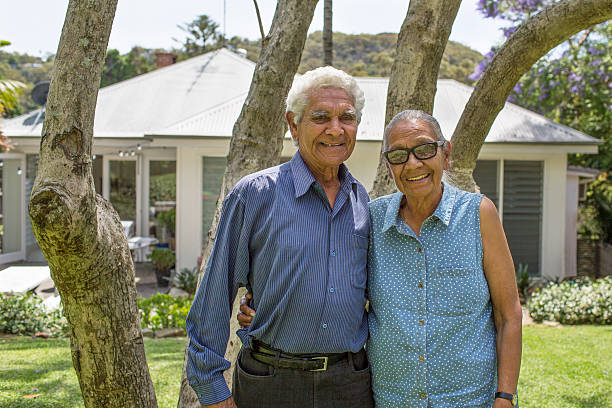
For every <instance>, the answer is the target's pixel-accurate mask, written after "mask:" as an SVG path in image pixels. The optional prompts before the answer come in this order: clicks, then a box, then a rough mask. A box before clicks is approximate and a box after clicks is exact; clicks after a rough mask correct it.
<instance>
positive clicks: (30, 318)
mask: <svg viewBox="0 0 612 408" xmlns="http://www.w3.org/2000/svg"><path fill="white" fill-rule="evenodd" d="M37 332H45V333H47V334H50V335H52V336H62V335H65V334H66V333H67V332H68V322H67V321H66V318H65V317H64V315H63V314H62V312H61V310H60V309H58V310H53V311H47V310H46V309H45V307H44V306H43V305H42V299H41V298H40V297H38V296H36V295H35V294H32V293H17V294H12V295H11V294H3V295H2V296H1V297H0V333H7V334H22V335H28V336H31V335H33V334H36V333H37Z"/></svg>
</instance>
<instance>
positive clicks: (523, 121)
mask: <svg viewBox="0 0 612 408" xmlns="http://www.w3.org/2000/svg"><path fill="white" fill-rule="evenodd" d="M254 68H255V64H254V63H253V62H251V61H249V60H247V59H245V58H243V57H241V56H238V55H236V54H234V53H232V52H231V51H228V50H225V49H221V50H217V51H213V52H210V53H207V54H204V55H201V56H198V57H194V58H191V59H189V60H187V61H183V62H180V63H178V64H174V65H171V66H169V67H166V68H161V69H158V70H155V71H153V72H150V73H148V74H144V75H140V76H138V77H135V78H132V79H129V80H127V81H123V82H121V83H118V84H115V85H112V86H109V87H106V88H103V89H101V90H100V94H99V96H98V106H97V109H96V120H95V126H94V134H95V135H96V137H117V138H121V137H132V138H133V137H134V136H145V135H150V136H156V135H163V136H178V137H180V136H199V137H207V136H217V137H218V136H221V137H229V136H231V134H232V128H233V126H234V122H235V121H236V119H237V118H238V115H239V114H240V110H241V109H242V104H243V103H244V100H245V99H246V96H247V93H248V90H249V87H250V83H251V78H252V76H253V70H254ZM356 79H357V81H358V82H359V85H360V86H361V88H362V89H363V91H364V93H365V97H366V104H365V108H364V112H363V116H362V120H361V124H360V125H359V133H358V135H357V138H358V139H359V140H381V138H382V133H383V129H384V118H385V105H386V99H387V87H388V83H389V80H388V79H387V78H364V77H359V78H356ZM471 92H472V88H471V87H469V86H467V85H464V84H461V83H459V82H457V81H454V80H451V79H441V80H438V90H437V93H436V97H435V101H434V111H433V114H434V116H435V117H436V119H438V121H439V122H440V126H441V128H442V132H443V133H444V135H445V136H446V137H447V138H450V137H451V135H452V132H453V130H454V128H455V126H456V124H457V122H458V121H459V117H460V115H461V112H462V111H463V108H464V106H465V104H466V103H467V101H468V99H469V97H470V94H471ZM42 116H43V115H40V111H35V112H31V113H29V114H26V115H22V116H20V117H17V118H14V119H10V120H6V121H4V122H3V124H2V129H3V132H4V133H5V134H6V135H8V136H11V137H19V136H39V135H40V132H41V129H42V120H43V118H42ZM37 117H38V120H36V118H37ZM485 141H486V142H488V143H500V142H501V143H526V142H529V143H572V144H597V143H601V141H600V140H599V139H595V138H592V137H590V136H588V135H586V134H584V133H582V132H579V131H577V130H574V129H571V128H569V127H566V126H563V125H560V124H557V123H555V122H553V121H551V120H549V119H547V118H545V117H543V116H541V115H539V114H537V113H534V112H531V111H529V110H526V109H523V108H520V107H518V106H516V105H513V104H511V103H506V106H505V107H504V108H503V109H502V111H501V112H500V113H499V115H498V116H497V118H496V120H495V122H494V123H493V126H492V127H491V130H490V131H489V134H488V136H487V138H486V140H485Z"/></svg>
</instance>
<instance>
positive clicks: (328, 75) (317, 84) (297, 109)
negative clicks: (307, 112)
mask: <svg viewBox="0 0 612 408" xmlns="http://www.w3.org/2000/svg"><path fill="white" fill-rule="evenodd" d="M318 88H341V89H343V90H344V91H346V93H347V94H349V96H351V97H352V98H353V101H354V105H355V110H356V112H355V113H356V115H357V122H359V121H361V111H362V110H363V106H364V105H365V97H364V96H363V91H362V90H361V88H360V87H359V85H357V81H355V78H353V77H352V76H350V75H349V74H347V73H346V72H344V71H341V70H339V69H336V68H333V67H330V66H327V67H320V68H316V69H313V70H311V71H308V72H306V73H304V75H302V76H300V77H298V78H296V79H295V80H294V81H293V85H292V86H291V89H290V90H289V95H287V109H286V112H293V115H294V116H293V122H294V123H295V124H296V125H297V124H298V123H299V121H300V120H301V119H302V115H303V114H304V109H306V105H308V98H309V97H310V92H311V91H312V90H313V89H318Z"/></svg>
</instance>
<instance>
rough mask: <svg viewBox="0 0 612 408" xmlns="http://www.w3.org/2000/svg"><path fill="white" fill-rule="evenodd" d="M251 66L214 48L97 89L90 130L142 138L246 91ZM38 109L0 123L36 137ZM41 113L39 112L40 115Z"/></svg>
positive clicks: (5, 128)
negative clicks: (96, 100)
mask: <svg viewBox="0 0 612 408" xmlns="http://www.w3.org/2000/svg"><path fill="white" fill-rule="evenodd" d="M254 68H255V64H254V63H253V62H251V61H249V60H247V59H246V58H243V57H241V56H238V55H236V54H234V53H233V52H231V51H228V50H225V49H220V50H217V51H213V52H210V53H207V54H204V55H200V56H198V57H194V58H190V59H188V60H186V61H183V62H180V63H177V64H174V65H170V66H168V67H164V68H161V69H157V70H155V71H152V72H149V73H147V74H143V75H139V76H137V77H135V78H132V79H128V80H126V81H122V82H120V83H117V84H114V85H111V86H108V87H105V88H102V89H100V93H99V94H98V103H97V106H96V118H95V123H94V134H95V135H96V136H97V137H126V135H129V137H134V135H139V136H143V135H145V134H148V133H150V132H151V131H153V130H155V129H163V128H166V127H168V126H169V125H171V124H173V123H177V122H180V121H183V120H185V119H187V118H190V117H192V116H194V115H196V114H198V113H200V112H203V111H207V110H209V109H211V108H214V107H215V106H217V105H219V104H220V103H222V102H224V101H228V100H231V99H233V98H236V97H237V96H240V95H243V94H244V93H245V92H246V91H248V89H249V86H250V83H251V78H252V77H253V70H254ZM39 114H40V111H34V112H31V113H29V114H26V115H22V116H19V117H17V118H14V119H10V120H6V121H4V122H3V123H2V129H3V132H4V133H5V134H6V135H8V136H12V137H15V136H40V134H41V131H42V120H43V119H44V118H42V117H41V118H39V119H38V120H35V119H36V117H37V116H39ZM40 116H42V115H40Z"/></svg>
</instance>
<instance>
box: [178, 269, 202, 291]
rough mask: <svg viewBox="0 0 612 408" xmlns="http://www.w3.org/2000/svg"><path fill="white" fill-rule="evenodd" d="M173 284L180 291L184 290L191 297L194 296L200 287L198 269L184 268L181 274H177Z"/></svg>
mask: <svg viewBox="0 0 612 408" xmlns="http://www.w3.org/2000/svg"><path fill="white" fill-rule="evenodd" d="M172 284H173V285H174V286H176V287H177V288H179V289H183V290H184V291H185V292H187V293H189V294H190V295H194V294H195V291H196V288H197V287H198V268H197V267H195V268H193V269H189V268H183V269H181V271H180V272H177V274H176V276H174V279H172Z"/></svg>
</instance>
